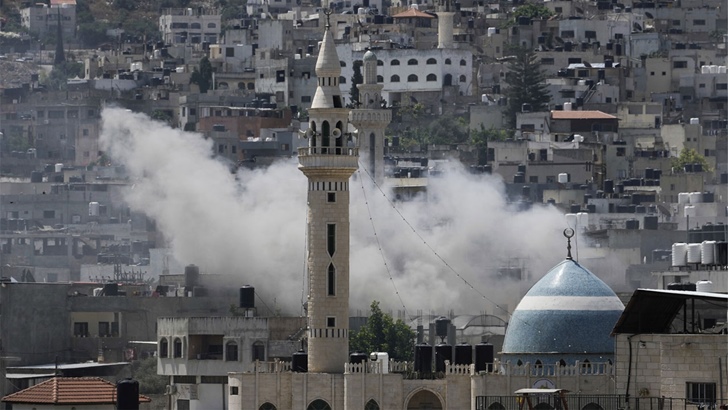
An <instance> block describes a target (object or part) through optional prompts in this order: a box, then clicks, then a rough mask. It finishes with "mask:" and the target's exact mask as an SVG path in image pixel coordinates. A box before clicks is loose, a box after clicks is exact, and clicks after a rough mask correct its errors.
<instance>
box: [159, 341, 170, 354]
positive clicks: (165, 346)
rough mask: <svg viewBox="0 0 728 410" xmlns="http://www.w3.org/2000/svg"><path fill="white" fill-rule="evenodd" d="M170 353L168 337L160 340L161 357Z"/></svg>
mask: <svg viewBox="0 0 728 410" xmlns="http://www.w3.org/2000/svg"><path fill="white" fill-rule="evenodd" d="M168 355H169V342H168V341H167V338H166V337H163V338H162V340H160V341H159V357H167V356H168Z"/></svg>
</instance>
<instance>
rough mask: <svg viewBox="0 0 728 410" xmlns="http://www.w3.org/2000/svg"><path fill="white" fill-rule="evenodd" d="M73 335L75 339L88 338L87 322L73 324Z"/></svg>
mask: <svg viewBox="0 0 728 410" xmlns="http://www.w3.org/2000/svg"><path fill="white" fill-rule="evenodd" d="M73 335H74V336H76V337H88V322H74V323H73Z"/></svg>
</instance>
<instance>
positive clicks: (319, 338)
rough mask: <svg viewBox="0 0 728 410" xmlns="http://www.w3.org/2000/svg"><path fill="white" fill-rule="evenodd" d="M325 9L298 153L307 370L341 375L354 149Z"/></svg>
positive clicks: (346, 353) (356, 156)
mask: <svg viewBox="0 0 728 410" xmlns="http://www.w3.org/2000/svg"><path fill="white" fill-rule="evenodd" d="M328 14H330V11H327V19H326V31H325V32H324V39H323V42H322V43H321V49H320V50H319V55H318V60H317V61H316V77H318V86H317V88H316V94H314V97H313V101H312V102H311V108H310V109H309V110H308V114H309V129H308V130H307V131H306V136H307V137H308V140H309V143H308V147H304V148H300V149H299V151H298V160H299V162H300V165H299V169H300V170H301V171H302V172H303V173H304V174H305V175H306V177H307V178H308V371H309V372H314V373H343V372H344V364H345V363H346V362H347V361H348V356H349V178H350V177H351V175H352V174H353V173H354V172H355V171H356V169H357V164H358V160H359V152H358V150H357V148H356V147H354V146H353V145H354V144H353V143H352V142H351V141H350V138H349V135H348V133H347V125H348V121H349V109H348V108H345V107H344V104H343V100H342V98H341V92H340V91H339V76H340V75H341V67H340V65H339V56H338V55H337V54H336V45H335V44H334V37H333V36H332V34H331V30H330V24H329V16H328Z"/></svg>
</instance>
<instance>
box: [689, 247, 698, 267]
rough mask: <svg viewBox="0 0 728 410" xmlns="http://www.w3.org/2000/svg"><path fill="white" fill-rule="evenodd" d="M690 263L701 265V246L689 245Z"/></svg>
mask: <svg viewBox="0 0 728 410" xmlns="http://www.w3.org/2000/svg"><path fill="white" fill-rule="evenodd" d="M688 263H700V244H699V243H689V244H688Z"/></svg>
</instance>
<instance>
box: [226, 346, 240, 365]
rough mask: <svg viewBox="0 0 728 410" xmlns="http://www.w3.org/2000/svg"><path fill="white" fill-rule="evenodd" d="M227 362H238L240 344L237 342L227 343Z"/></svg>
mask: <svg viewBox="0 0 728 410" xmlns="http://www.w3.org/2000/svg"><path fill="white" fill-rule="evenodd" d="M225 360H226V361H228V362H237V361H238V344H237V343H235V342H227V344H226V345H225Z"/></svg>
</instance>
